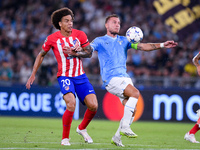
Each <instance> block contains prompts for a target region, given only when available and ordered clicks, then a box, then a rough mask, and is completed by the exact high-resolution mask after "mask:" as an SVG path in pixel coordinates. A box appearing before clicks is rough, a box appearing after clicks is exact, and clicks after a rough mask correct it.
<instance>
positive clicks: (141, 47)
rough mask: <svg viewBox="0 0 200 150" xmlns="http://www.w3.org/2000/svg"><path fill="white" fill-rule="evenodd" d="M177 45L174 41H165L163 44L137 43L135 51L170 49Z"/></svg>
mask: <svg viewBox="0 0 200 150" xmlns="http://www.w3.org/2000/svg"><path fill="white" fill-rule="evenodd" d="M177 45H178V43H177V42H174V41H166V42H164V43H138V45H137V49H138V50H143V51H152V50H156V49H160V48H172V47H176V46H177Z"/></svg>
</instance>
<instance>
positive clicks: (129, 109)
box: [122, 97, 138, 128]
mask: <svg viewBox="0 0 200 150" xmlns="http://www.w3.org/2000/svg"><path fill="white" fill-rule="evenodd" d="M137 101H138V99H137V98H134V97H129V99H128V101H127V102H126V105H125V107H124V116H123V118H122V120H123V121H122V126H123V128H124V127H125V128H126V127H130V125H131V123H132V122H133V119H134V117H132V115H133V113H134V110H135V107H136V104H137Z"/></svg>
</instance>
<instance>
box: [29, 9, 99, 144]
mask: <svg viewBox="0 0 200 150" xmlns="http://www.w3.org/2000/svg"><path fill="white" fill-rule="evenodd" d="M73 20H74V15H73V12H72V11H71V10H70V9H69V8H61V9H58V10H56V11H54V12H53V13H52V15H51V21H52V23H53V25H54V27H55V28H56V29H58V30H59V31H57V32H55V33H53V34H51V35H49V36H48V37H47V38H46V41H45V42H44V44H43V46H42V50H41V51H40V53H39V54H38V55H37V57H36V60H35V63H34V66H33V71H32V74H31V76H30V78H29V79H28V81H27V83H26V88H27V89H30V87H31V85H32V84H33V82H34V80H35V75H36V72H37V70H38V68H39V67H40V65H41V63H42V61H43V59H44V56H45V55H46V54H47V52H48V51H49V50H53V52H54V55H55V57H56V60H57V63H58V72H57V79H58V82H59V85H60V88H61V92H62V93H63V99H64V100H65V103H66V105H67V109H66V111H65V112H64V114H63V117H62V121H63V134H62V141H61V145H68V146H69V145H71V144H70V143H69V133H70V128H71V122H72V118H73V114H74V111H75V106H76V99H75V95H77V96H78V98H79V100H80V102H81V103H82V104H83V105H86V106H87V108H88V109H87V110H86V112H85V115H84V118H83V121H82V122H81V124H80V125H79V126H78V127H77V130H76V132H77V133H78V134H80V135H82V136H83V138H84V140H85V142H88V143H93V140H92V138H91V137H90V136H89V135H88V133H87V130H86V127H87V126H88V124H89V123H90V121H91V120H92V119H93V117H94V116H95V114H96V112H97V108H98V103H97V98H96V94H95V91H94V89H93V86H92V85H91V83H90V82H89V80H88V78H87V76H86V74H85V72H84V70H83V66H82V61H81V57H83V58H87V57H91V56H92V51H93V50H92V48H91V46H90V43H89V41H88V38H87V36H86V34H85V33H84V32H83V31H80V30H76V29H73Z"/></svg>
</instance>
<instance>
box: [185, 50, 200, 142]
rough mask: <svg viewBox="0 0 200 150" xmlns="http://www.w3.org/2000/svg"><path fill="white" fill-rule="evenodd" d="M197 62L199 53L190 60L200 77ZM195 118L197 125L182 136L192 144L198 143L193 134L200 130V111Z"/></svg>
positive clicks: (199, 66) (199, 65)
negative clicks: (196, 118)
mask: <svg viewBox="0 0 200 150" xmlns="http://www.w3.org/2000/svg"><path fill="white" fill-rule="evenodd" d="M199 60H200V52H199V53H198V54H196V56H194V58H193V59H192V61H193V64H194V65H195V66H196V67H197V73H198V75H199V76H200V64H199ZM197 116H198V120H197V123H195V125H194V126H193V127H192V129H191V130H190V131H189V132H187V133H186V134H185V136H184V139H185V140H187V141H190V142H192V143H200V142H199V141H197V140H196V138H195V134H196V133H197V131H199V130H200V109H198V110H197Z"/></svg>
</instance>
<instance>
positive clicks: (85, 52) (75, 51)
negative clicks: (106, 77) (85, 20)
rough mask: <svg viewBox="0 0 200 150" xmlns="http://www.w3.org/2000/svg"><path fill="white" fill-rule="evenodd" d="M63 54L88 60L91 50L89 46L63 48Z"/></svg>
mask: <svg viewBox="0 0 200 150" xmlns="http://www.w3.org/2000/svg"><path fill="white" fill-rule="evenodd" d="M63 52H64V53H66V54H69V55H71V56H76V57H83V58H90V57H91V56H92V52H93V49H92V47H91V46H90V45H88V46H86V47H83V48H82V47H80V46H79V47H76V48H71V47H67V46H65V47H63Z"/></svg>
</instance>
